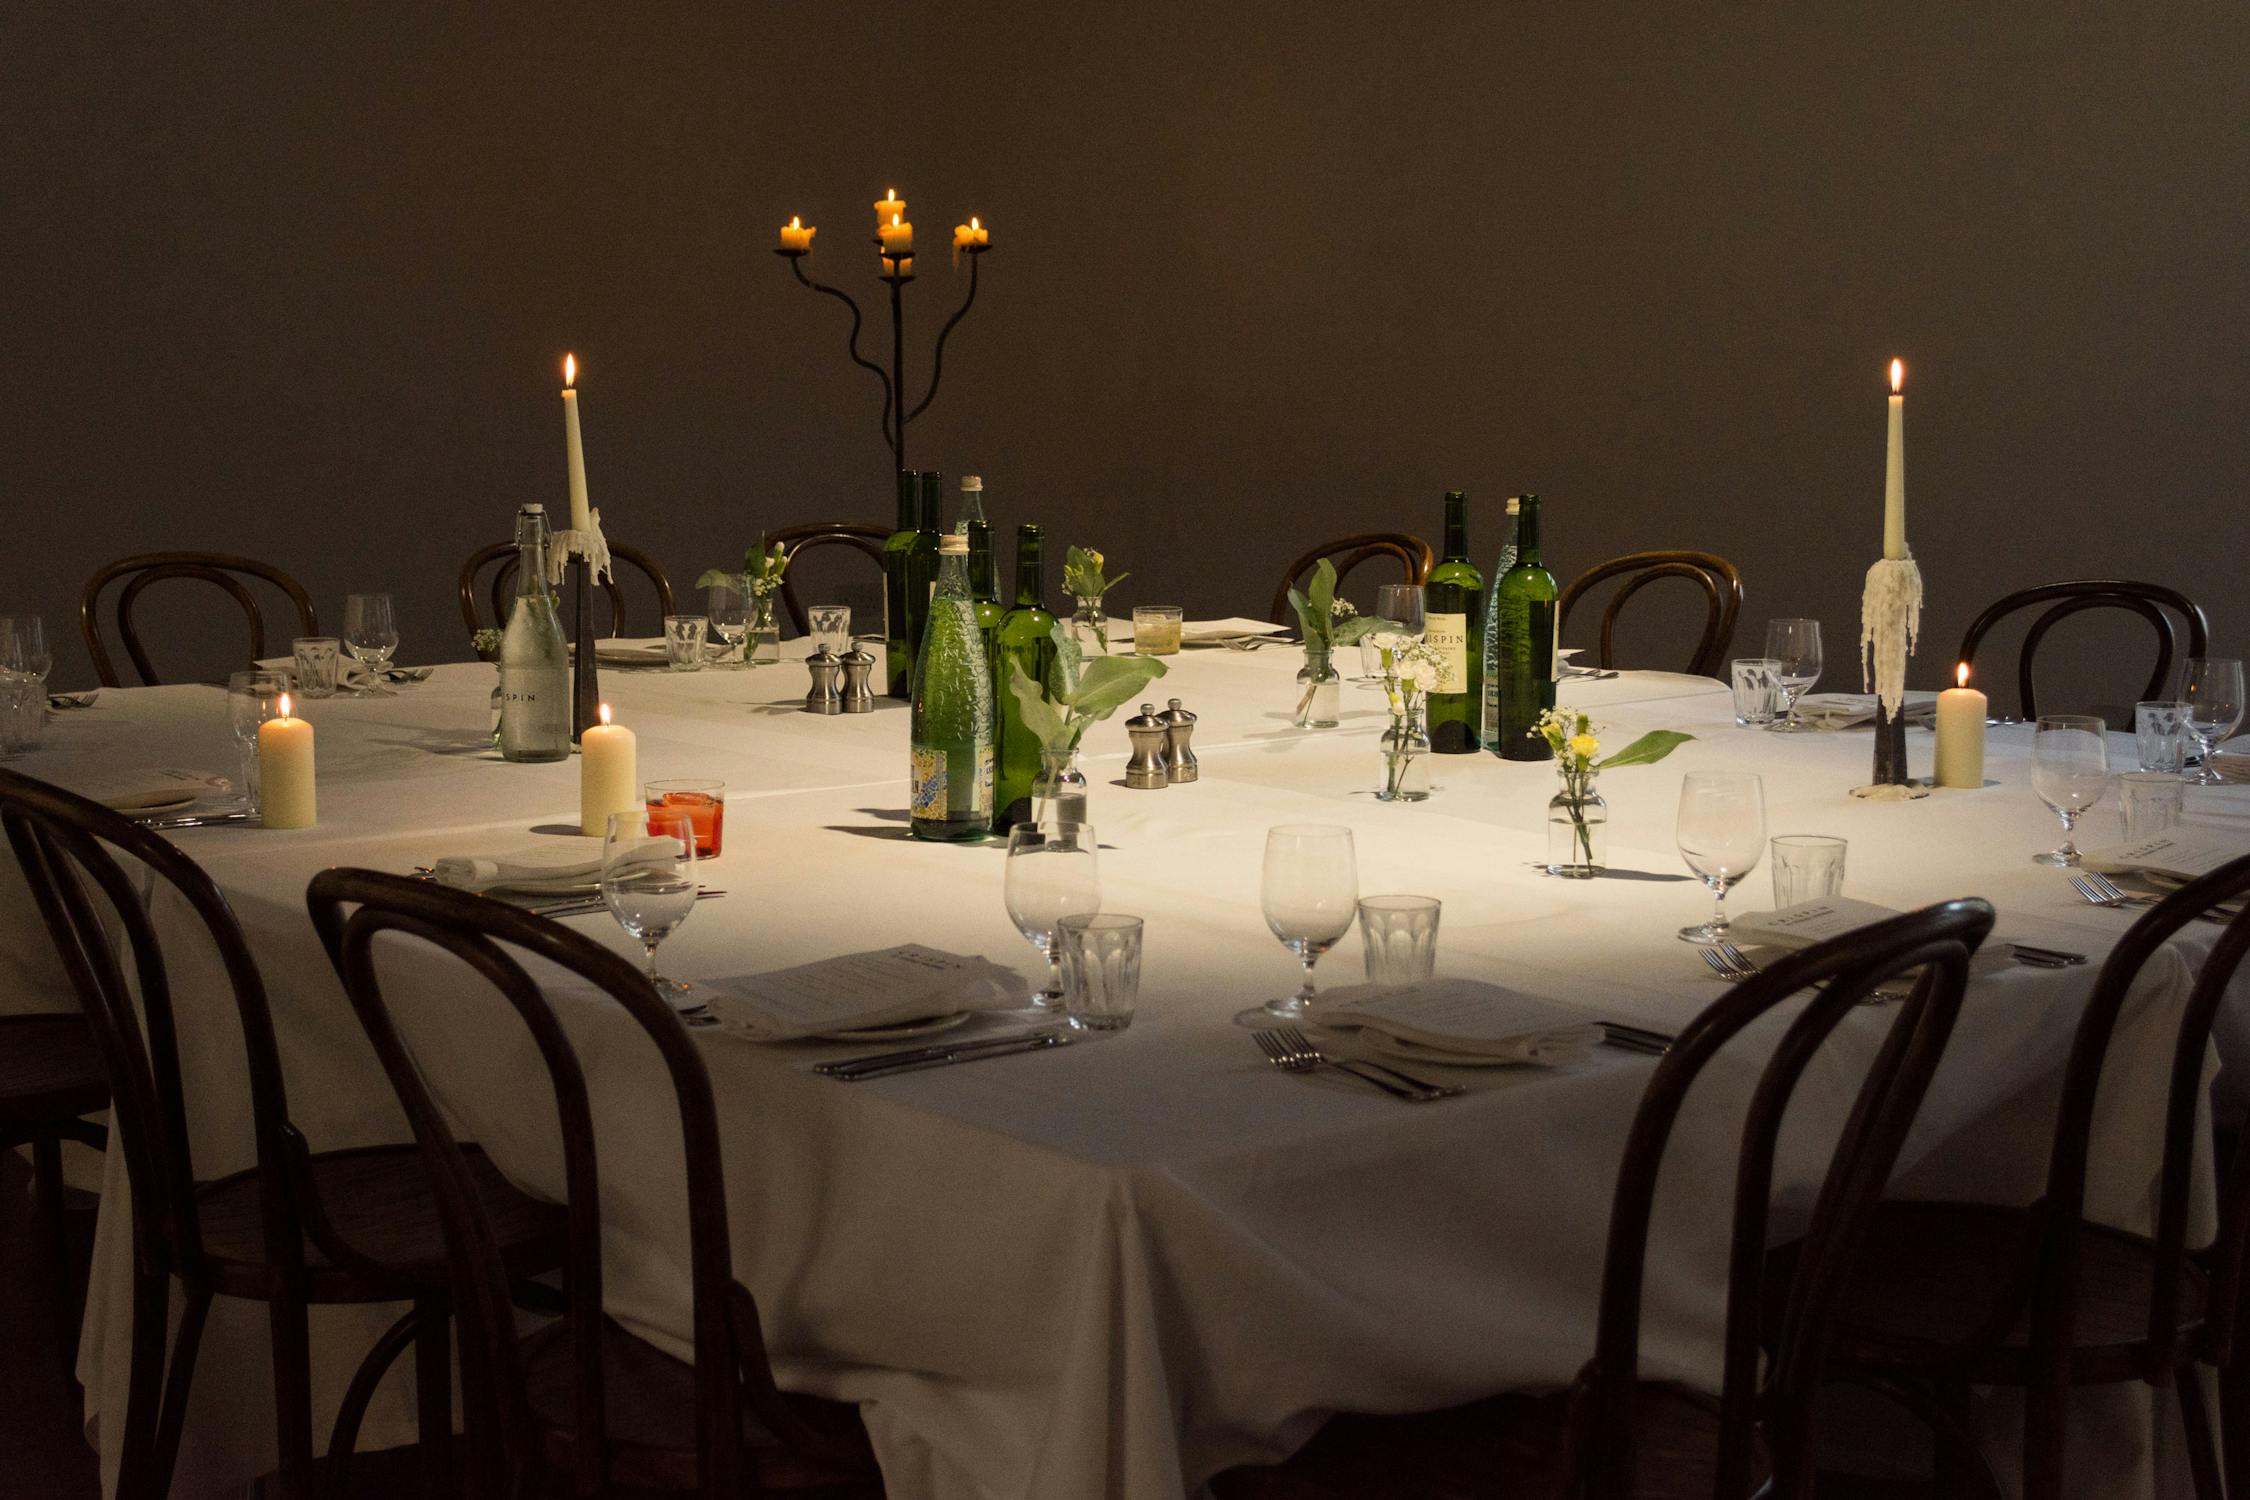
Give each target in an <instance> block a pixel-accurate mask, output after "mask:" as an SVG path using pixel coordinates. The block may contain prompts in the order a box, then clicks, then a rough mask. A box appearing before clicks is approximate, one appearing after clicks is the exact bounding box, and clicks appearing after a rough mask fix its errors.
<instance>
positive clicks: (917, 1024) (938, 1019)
mask: <svg viewBox="0 0 2250 1500" xmlns="http://www.w3.org/2000/svg"><path fill="white" fill-rule="evenodd" d="M973 1014H975V1013H974V1012H973V1011H966V1010H957V1011H955V1012H953V1013H952V1014H951V1015H946V1016H926V1017H924V1018H923V1019H921V1020H919V1021H901V1022H900V1023H899V1024H898V1025H896V1026H862V1027H861V1028H859V1030H857V1031H823V1032H821V1033H820V1034H819V1036H818V1037H816V1038H815V1040H817V1041H823V1042H905V1041H912V1040H913V1039H914V1038H915V1037H918V1036H932V1035H935V1034H936V1033H938V1032H940V1031H951V1030H952V1029H953V1028H954V1027H956V1026H959V1025H961V1024H962V1023H963V1022H965V1021H967V1020H968V1019H969V1017H970V1016H971V1015H973Z"/></svg>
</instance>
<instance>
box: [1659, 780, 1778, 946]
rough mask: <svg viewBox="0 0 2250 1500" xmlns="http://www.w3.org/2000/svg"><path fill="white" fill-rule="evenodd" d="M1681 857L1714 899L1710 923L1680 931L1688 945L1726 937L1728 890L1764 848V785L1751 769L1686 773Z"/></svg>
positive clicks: (1679, 831)
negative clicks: (1708, 888)
mask: <svg viewBox="0 0 2250 1500" xmlns="http://www.w3.org/2000/svg"><path fill="white" fill-rule="evenodd" d="M1676 836H1677V838H1678V839H1679V844H1680V857H1681V858H1682V859H1684V860H1686V861H1687V867H1688V868H1689V869H1691V870H1693V871H1694V872H1695V873H1696V874H1697V875H1698V876H1700V877H1702V880H1703V883H1704V884H1705V885H1707V886H1709V887H1710V888H1711V890H1712V893H1713V894H1714V895H1715V897H1716V898H1717V899H1716V901H1715V902H1714V903H1713V905H1712V909H1711V920H1710V921H1708V922H1699V923H1697V924H1696V925H1695V926H1693V927H1683V928H1681V929H1680V936H1681V937H1682V938H1683V939H1685V940H1686V941H1688V942H1691V943H1706V944H1708V943H1723V942H1725V941H1726V938H1727V891H1728V890H1729V889H1730V888H1731V887H1732V886H1733V885H1734V884H1735V883H1736V882H1737V881H1739V880H1741V879H1742V877H1743V876H1745V875H1747V874H1749V873H1750V872H1751V871H1752V870H1754V869H1756V868H1757V866H1758V856H1759V855H1761V854H1763V853H1764V852H1765V848H1766V788H1765V783H1764V782H1762V781H1760V780H1759V779H1758V777H1757V776H1756V775H1754V774H1753V773H1751V772H1749V771H1690V772H1688V774H1687V778H1686V779H1685V780H1684V781H1682V782H1681V783H1680V819H1679V824H1678V827H1677V830H1676Z"/></svg>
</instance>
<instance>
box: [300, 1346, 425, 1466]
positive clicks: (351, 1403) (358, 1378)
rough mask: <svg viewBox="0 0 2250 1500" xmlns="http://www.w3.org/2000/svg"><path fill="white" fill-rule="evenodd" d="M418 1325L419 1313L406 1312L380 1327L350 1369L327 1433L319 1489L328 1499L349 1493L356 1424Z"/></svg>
mask: <svg viewBox="0 0 2250 1500" xmlns="http://www.w3.org/2000/svg"><path fill="white" fill-rule="evenodd" d="M420 1326H421V1313H420V1312H419V1311H416V1312H409V1313H407V1314H406V1315H405V1316H404V1317H402V1318H400V1319H399V1320H398V1321H397V1322H396V1323H393V1324H392V1325H391V1326H390V1327H389V1328H387V1329H385V1330H384V1331H383V1336H382V1337H381V1338H379V1339H377V1340H376V1341H375V1347H373V1348H372V1349H370V1350H368V1351H367V1357H366V1358H365V1359H363V1360H361V1361H360V1363H359V1368H358V1369H357V1370H355V1371H353V1372H352V1383H351V1385H350V1387H349V1388H348V1389H346V1390H345V1392H344V1404H343V1405H342V1406H341V1407H339V1408H337V1411H336V1425H335V1426H334V1427H333V1428H332V1429H330V1431H329V1434H328V1473H327V1476H326V1478H325V1480H324V1482H323V1485H322V1489H323V1491H324V1493H326V1494H327V1495H328V1497H329V1500H344V1497H345V1496H347V1495H348V1494H350V1493H351V1473H352V1453H353V1451H354V1450H355V1449H356V1448H357V1447H358V1446H359V1426H360V1422H361V1421H362V1420H363V1419H364V1418H365V1417H366V1415H367V1404H368V1402H370V1401H372V1400H373V1399H374V1398H375V1388H376V1387H377V1386H379V1385H381V1384H382V1383H383V1377H384V1376H385V1375H387V1374H389V1373H390V1369H391V1366H392V1365H393V1364H396V1363H397V1362H398V1357H399V1355H401V1354H403V1353H404V1352H405V1351H406V1346H407V1345H408V1344H409V1343H411V1342H412V1341H413V1339H414V1335H415V1333H416V1332H417V1331H418V1330H419V1328H420Z"/></svg>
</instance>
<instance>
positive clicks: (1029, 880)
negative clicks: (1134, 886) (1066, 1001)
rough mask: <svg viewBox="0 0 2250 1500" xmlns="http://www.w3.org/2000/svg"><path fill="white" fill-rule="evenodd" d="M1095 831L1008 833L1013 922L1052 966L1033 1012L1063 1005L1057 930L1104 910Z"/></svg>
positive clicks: (1044, 827)
mask: <svg viewBox="0 0 2250 1500" xmlns="http://www.w3.org/2000/svg"><path fill="white" fill-rule="evenodd" d="M1094 850H1095V840H1094V830H1093V828H1092V827H1090V826H1089V825H1087V824H1084V823H1061V822H1052V821H1050V822H1046V823H1019V824H1017V825H1016V826H1015V827H1014V828H1012V829H1010V830H1009V831H1008V858H1007V866H1006V873H1005V875H1004V876H1003V881H1002V883H1003V889H1004V893H1005V895H1006V899H1007V903H1008V919H1009V920H1010V921H1012V922H1014V923H1015V924H1016V931H1018V932H1020V933H1022V934H1023V935H1024V939H1025V940H1026V941H1027V942H1029V943H1030V944H1031V946H1032V947H1034V948H1036V949H1038V950H1039V956H1040V957H1041V958H1044V959H1045V960H1047V984H1046V987H1045V988H1044V989H1042V990H1040V991H1039V992H1038V993H1036V994H1034V995H1033V996H1032V997H1031V1003H1032V1005H1033V1006H1035V1007H1037V1008H1038V1009H1040V1010H1053V1009H1056V1008H1057V1007H1059V1006H1060V1005H1061V1004H1062V1001H1063V979H1062V950H1061V947H1060V945H1059V942H1058V939H1057V936H1056V926H1057V924H1059V923H1060V922H1061V921H1062V919H1063V918H1064V917H1075V916H1083V915H1087V914H1090V913H1093V912H1098V911H1100V910H1101V909H1102V881H1101V868H1100V864H1099V861H1098V859H1097V857H1096V855H1095V852H1094Z"/></svg>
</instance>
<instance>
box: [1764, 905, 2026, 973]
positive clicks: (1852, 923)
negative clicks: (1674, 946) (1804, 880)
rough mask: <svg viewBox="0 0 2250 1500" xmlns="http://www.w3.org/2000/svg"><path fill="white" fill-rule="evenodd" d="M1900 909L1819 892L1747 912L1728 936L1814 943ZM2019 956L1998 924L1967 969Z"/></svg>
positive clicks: (1986, 969)
mask: <svg viewBox="0 0 2250 1500" xmlns="http://www.w3.org/2000/svg"><path fill="white" fill-rule="evenodd" d="M1897 915H1899V913H1897V912H1895V911H1893V910H1892V909H1891V908H1889V907H1887V906H1877V905H1876V904H1875V903H1874V902H1872V901H1855V900H1853V899H1852V898H1851V897H1849V896H1820V897H1816V898H1814V899H1813V900H1810V901H1800V902H1798V903H1797V904H1796V905H1795V906H1784V907H1782V908H1780V909H1779V910H1777V911H1753V912H1745V913H1744V914H1743V915H1741V916H1739V917H1736V918H1735V919H1734V921H1733V922H1732V923H1731V924H1729V927H1728V939H1729V941H1731V942H1733V943H1734V945H1735V946H1736V947H1738V948H1782V949H1788V950H1795V949H1798V948H1810V947H1811V946H1812V945H1813V944H1815V943H1821V942H1826V941H1827V940H1828V939H1830V938H1832V937H1838V936H1840V935H1842V934H1844V933H1847V932H1851V931H1853V930H1855V929H1857V928H1861V927H1871V926H1873V925H1874V924H1875V923H1877V922H1881V921H1886V920H1888V919H1889V918H1891V917H1895V916H1897ZM2014 962H2015V953H2014V942H2013V940H2012V939H2010V938H2008V937H2006V936H2004V935H2003V934H2002V932H2001V931H2000V929H1998V928H1995V929H1994V930H1993V933H1992V936H1990V937H1988V938H1986V939H1985V940H1984V943H1983V945H1982V946H1981V947H1979V948H1978V949H1977V951H1976V952H1975V953H1973V954H1971V955H1970V957H1969V972H1970V973H1972V974H1987V973H1990V972H1992V971H1993V970H1995V969H2004V968H2006V967H2008V966H2009V965H2010V964H2012V963H2014Z"/></svg>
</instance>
